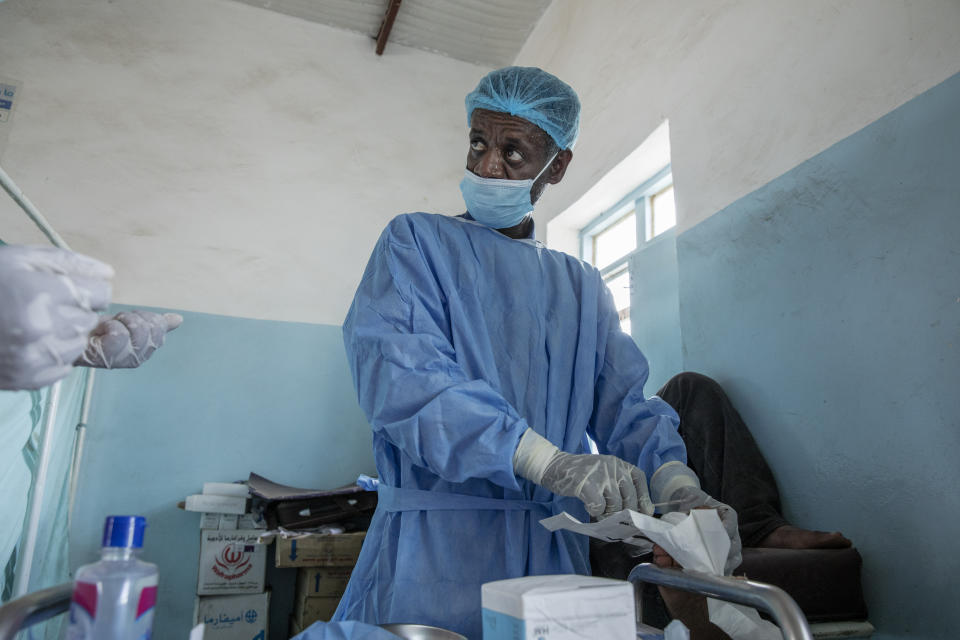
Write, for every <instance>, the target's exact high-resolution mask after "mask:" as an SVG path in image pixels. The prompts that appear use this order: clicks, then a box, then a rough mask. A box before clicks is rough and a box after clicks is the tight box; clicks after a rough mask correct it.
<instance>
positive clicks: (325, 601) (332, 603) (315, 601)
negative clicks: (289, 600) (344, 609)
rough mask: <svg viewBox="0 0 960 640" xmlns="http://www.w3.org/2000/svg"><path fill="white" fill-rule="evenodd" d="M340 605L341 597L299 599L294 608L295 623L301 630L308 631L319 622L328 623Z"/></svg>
mask: <svg viewBox="0 0 960 640" xmlns="http://www.w3.org/2000/svg"><path fill="white" fill-rule="evenodd" d="M338 604H340V596H334V597H323V596H321V597H318V598H297V601H296V604H295V605H294V608H293V620H294V623H295V624H296V626H297V627H299V628H300V629H306V628H307V627H309V626H310V625H312V624H313V623H314V622H317V621H318V620H322V621H324V622H326V621H328V620H330V618H332V617H333V612H334V611H336V610H337V605H338Z"/></svg>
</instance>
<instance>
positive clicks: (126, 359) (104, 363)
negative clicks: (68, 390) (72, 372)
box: [75, 309, 183, 369]
mask: <svg viewBox="0 0 960 640" xmlns="http://www.w3.org/2000/svg"><path fill="white" fill-rule="evenodd" d="M181 322H183V317H182V316H180V315H178V314H176V313H164V314H159V313H153V312H152V311H141V310H139V309H135V310H133V311H122V312H120V313H118V314H117V315H115V316H113V317H112V318H107V319H105V320H103V321H102V322H101V323H100V324H98V325H97V327H96V328H95V329H94V330H93V331H92V332H91V334H90V340H89V342H88V344H87V348H86V350H84V352H83V354H81V355H80V357H79V358H77V361H76V362H75V364H76V365H77V366H83V367H98V368H100V369H132V368H134V367H139V366H140V365H141V364H143V362H144V361H145V360H146V359H147V358H149V357H150V356H151V354H153V352H154V351H156V350H157V349H159V348H160V347H161V346H163V340H164V338H165V337H166V335H167V332H168V331H173V330H174V329H176V328H177V327H179V326H180V323H181Z"/></svg>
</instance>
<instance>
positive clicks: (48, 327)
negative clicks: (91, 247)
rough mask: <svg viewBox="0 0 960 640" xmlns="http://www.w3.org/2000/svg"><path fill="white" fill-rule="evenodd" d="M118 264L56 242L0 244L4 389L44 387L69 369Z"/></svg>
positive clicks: (105, 300)
mask: <svg viewBox="0 0 960 640" xmlns="http://www.w3.org/2000/svg"><path fill="white" fill-rule="evenodd" d="M112 277H113V269H112V268H111V267H110V266H109V265H107V264H104V263H103V262H100V261H99V260H94V259H93V258H90V257H87V256H84V255H81V254H78V253H72V252H70V251H65V250H63V249H57V248H56V247H27V246H12V245H11V246H0V389H9V390H17V389H39V388H41V387H45V386H47V385H49V384H53V383H54V382H56V381H57V380H59V379H60V378H62V377H64V376H66V375H67V374H68V373H70V370H71V368H72V364H73V362H74V360H76V359H77V356H79V355H80V354H81V353H82V352H83V350H84V348H85V347H86V345H87V334H89V333H90V330H91V329H93V328H94V327H95V326H96V324H97V322H98V320H99V316H98V315H97V313H96V312H97V311H101V310H103V309H105V308H106V307H107V305H108V304H110V294H111V289H110V282H109V280H110V278H112Z"/></svg>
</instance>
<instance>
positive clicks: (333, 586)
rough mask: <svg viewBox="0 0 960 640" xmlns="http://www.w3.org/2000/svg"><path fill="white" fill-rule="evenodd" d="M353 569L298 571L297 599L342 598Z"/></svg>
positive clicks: (330, 568)
mask: <svg viewBox="0 0 960 640" xmlns="http://www.w3.org/2000/svg"><path fill="white" fill-rule="evenodd" d="M352 572H353V567H316V568H304V569H299V570H298V571H297V597H304V598H315V597H317V596H338V597H339V596H342V595H343V592H344V591H346V590H347V582H349V581H350V574H351V573H352Z"/></svg>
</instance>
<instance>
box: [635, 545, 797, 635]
mask: <svg viewBox="0 0 960 640" xmlns="http://www.w3.org/2000/svg"><path fill="white" fill-rule="evenodd" d="M627 580H629V581H630V582H632V583H634V586H636V585H637V583H639V582H649V583H651V584H656V585H662V586H664V587H673V588H674V589H680V590H681V591H689V592H691V593H699V594H701V595H704V596H709V597H711V598H717V599H720V600H726V601H728V602H736V603H738V604H745V605H748V606H751V607H754V608H757V609H762V610H763V611H766V612H767V613H769V614H770V615H771V616H772V617H773V620H774V622H775V623H776V624H777V625H778V626H779V627H780V631H781V632H782V633H783V640H813V633H812V632H811V631H810V626H809V625H808V624H807V619H806V617H805V616H804V615H803V612H802V611H801V610H800V607H799V606H798V605H797V603H796V602H795V601H794V600H793V598H791V597H790V596H789V595H788V594H787V592H786V591H784V590H783V589H781V588H779V587H775V586H773V585H770V584H764V583H762V582H754V581H752V580H739V579H736V580H735V579H732V578H722V577H720V576H712V575H709V574H706V573H699V572H696V571H679V570H677V569H661V568H660V567H658V566H656V565H653V564H649V563H644V564H638V565H637V566H636V567H634V568H633V570H632V571H631V572H630V575H629V576H627Z"/></svg>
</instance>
